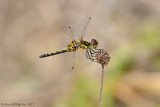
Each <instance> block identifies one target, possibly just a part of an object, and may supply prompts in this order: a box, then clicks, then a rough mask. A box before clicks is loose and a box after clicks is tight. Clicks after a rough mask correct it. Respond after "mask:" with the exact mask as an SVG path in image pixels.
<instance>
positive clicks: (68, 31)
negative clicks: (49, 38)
mask: <svg viewBox="0 0 160 107" xmlns="http://www.w3.org/2000/svg"><path fill="white" fill-rule="evenodd" d="M74 37H75V36H74V32H73V30H72V28H71V27H66V28H65V29H64V31H63V34H62V37H61V48H62V49H64V48H67V46H68V44H70V43H71V42H72V41H73V40H74V39H75V38H74ZM75 54H76V53H75V52H67V53H65V54H63V55H62V57H61V58H62V66H63V68H64V70H65V71H72V70H74V67H75V56H76V55H75Z"/></svg>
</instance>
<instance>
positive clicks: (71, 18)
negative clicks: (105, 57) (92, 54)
mask: <svg viewBox="0 0 160 107" xmlns="http://www.w3.org/2000/svg"><path fill="white" fill-rule="evenodd" d="M159 4H160V1H158V0H152V1H150V0H121V1H118V0H81V1H77V0H68V1H64V0H45V1H44V0H37V1H35V0H1V1H0V59H1V60H0V104H1V105H2V103H8V104H10V103H20V104H22V103H25V104H28V103H32V104H34V106H35V107H97V106H98V98H99V91H100V77H101V65H99V64H97V63H92V64H90V63H89V64H87V63H86V62H88V61H86V62H84V63H83V60H82V59H83V58H81V57H80V55H79V56H77V58H76V64H77V65H76V66H77V67H76V69H75V70H74V71H71V72H66V71H67V70H66V69H67V68H65V67H66V66H67V65H69V62H70V61H68V60H70V59H69V58H70V57H68V58H66V59H65V58H64V57H63V58H64V59H63V58H62V55H57V56H53V57H48V58H44V59H39V58H38V56H39V55H41V54H43V53H46V52H51V51H57V50H60V49H61V46H60V41H63V40H62V39H61V38H62V37H63V35H62V34H63V33H62V32H63V30H64V29H65V27H66V26H72V28H73V30H74V32H75V35H79V34H80V32H81V31H82V29H83V25H84V24H85V22H86V21H87V19H88V17H89V16H91V17H92V20H91V23H90V24H89V27H88V30H87V36H86V38H85V39H86V40H87V41H90V39H91V38H94V39H96V40H98V42H99V47H98V48H103V49H105V50H108V52H109V53H110V56H111V60H110V62H109V64H108V66H106V67H105V77H104V88H103V94H102V107H160V84H159V83H160V45H159V43H160V21H159V19H160V7H159ZM88 38H90V39H88ZM82 56H83V55H82ZM79 57H80V58H79ZM61 59H62V60H61ZM79 59H80V60H81V61H80V60H79ZM84 61H85V60H84ZM62 63H63V64H65V65H63V64H62ZM64 70H66V71H64ZM1 105H0V106H1ZM27 106H29V105H26V107H27Z"/></svg>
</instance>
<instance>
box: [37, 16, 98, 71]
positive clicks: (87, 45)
mask: <svg viewBox="0 0 160 107" xmlns="http://www.w3.org/2000/svg"><path fill="white" fill-rule="evenodd" d="M90 20H91V17H89V19H88V21H87V23H86V25H85V26H84V28H83V31H82V34H81V36H80V38H79V40H72V41H71V42H70V43H69V44H68V45H67V46H66V48H65V49H62V50H59V51H55V52H51V53H46V54H42V55H40V56H39V58H45V57H49V56H54V55H58V54H62V53H67V52H76V51H77V50H86V58H87V59H89V60H91V61H94V62H97V60H96V58H95V57H96V56H95V53H98V52H99V50H101V49H97V47H98V41H97V40H96V39H91V41H90V42H89V41H86V40H84V37H85V32H86V30H87V27H88V24H89V22H90ZM68 28H69V29H70V31H71V32H73V30H72V28H71V27H68ZM73 69H74V65H73V67H72V70H73Z"/></svg>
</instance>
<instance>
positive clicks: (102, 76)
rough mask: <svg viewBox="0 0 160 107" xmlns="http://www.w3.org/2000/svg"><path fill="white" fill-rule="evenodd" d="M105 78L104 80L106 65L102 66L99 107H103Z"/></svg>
mask: <svg viewBox="0 0 160 107" xmlns="http://www.w3.org/2000/svg"><path fill="white" fill-rule="evenodd" d="M103 78H104V65H102V75H101V89H100V95H99V105H98V107H101V101H102V89H103Z"/></svg>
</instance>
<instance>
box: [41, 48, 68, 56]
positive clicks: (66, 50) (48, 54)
mask: <svg viewBox="0 0 160 107" xmlns="http://www.w3.org/2000/svg"><path fill="white" fill-rule="evenodd" d="M65 52H69V50H68V49H64V50H60V51H56V52H51V53H46V54H43V55H41V56H39V57H40V58H44V57H48V56H53V55H57V54H61V53H65Z"/></svg>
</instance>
